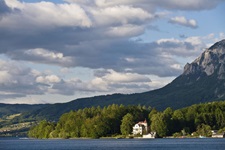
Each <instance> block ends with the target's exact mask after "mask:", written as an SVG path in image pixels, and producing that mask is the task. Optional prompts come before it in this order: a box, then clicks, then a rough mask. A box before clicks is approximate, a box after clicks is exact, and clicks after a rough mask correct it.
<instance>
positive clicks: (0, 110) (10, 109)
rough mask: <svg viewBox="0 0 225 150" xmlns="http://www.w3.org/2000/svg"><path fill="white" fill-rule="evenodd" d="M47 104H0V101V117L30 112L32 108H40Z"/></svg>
mask: <svg viewBox="0 0 225 150" xmlns="http://www.w3.org/2000/svg"><path fill="white" fill-rule="evenodd" d="M48 105H49V104H36V105H28V104H1V103H0V118H1V117H3V116H7V115H12V114H18V113H25V112H32V111H34V110H38V109H42V108H44V107H47V106H48Z"/></svg>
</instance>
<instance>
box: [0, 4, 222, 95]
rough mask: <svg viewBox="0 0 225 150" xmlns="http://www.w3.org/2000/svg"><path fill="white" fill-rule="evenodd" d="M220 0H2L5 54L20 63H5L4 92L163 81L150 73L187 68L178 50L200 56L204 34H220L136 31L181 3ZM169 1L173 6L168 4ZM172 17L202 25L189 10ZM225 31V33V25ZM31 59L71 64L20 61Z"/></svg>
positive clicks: (0, 66)
mask: <svg viewBox="0 0 225 150" xmlns="http://www.w3.org/2000/svg"><path fill="white" fill-rule="evenodd" d="M220 2H222V0H214V1H211V0H190V1H185V2H184V1H179V0H160V1H157V0H85V1H84V0H65V1H64V2H62V3H54V2H46V1H42V2H36V3H32V2H29V3H28V2H22V1H19V0H4V1H0V35H1V36H0V45H1V48H0V54H3V55H4V56H5V57H7V58H8V59H11V60H16V61H17V63H18V64H17V63H16V62H14V61H13V62H10V63H6V62H4V61H2V62H1V63H0V76H1V78H0V85H1V90H0V91H1V92H0V99H3V98H4V97H8V98H9V97H11V98H13V97H25V96H27V95H44V94H62V95H74V94H76V93H79V92H84V93H85V92H87V93H95V92H100V93H104V92H105V93H110V92H112V93H115V92H123V93H132V92H141V91H147V90H150V89H152V88H153V87H154V88H156V87H157V86H162V84H160V83H159V82H156V81H152V82H151V79H150V78H149V77H148V76H149V75H154V76H157V77H174V76H177V75H179V74H180V73H181V72H182V65H181V64H180V63H179V62H178V61H177V60H176V59H175V57H180V58H184V57H196V56H197V55H198V54H200V53H201V50H202V48H206V47H207V45H206V44H205V43H204V42H203V41H212V40H211V39H212V37H209V36H208V37H204V39H203V38H201V37H187V36H184V37H183V38H182V40H180V39H176V38H163V39H159V40H156V41H152V42H146V41H142V40H139V41H138V40H134V39H140V36H141V35H143V34H144V33H145V31H146V30H150V29H151V30H155V31H157V32H161V30H160V29H159V27H158V26H157V25H154V24H152V23H153V22H154V21H155V20H157V19H158V20H160V19H162V20H164V19H167V18H168V15H174V14H173V12H172V11H173V10H187V11H190V10H198V11H201V10H206V9H212V8H214V7H216V6H217V5H218V4H219V3H220ZM164 8H166V9H168V10H169V11H168V10H167V11H165V10H162V9H164ZM170 22H171V23H174V24H179V25H183V26H187V27H190V28H197V21H196V20H193V19H186V18H185V16H182V17H174V18H172V19H171V20H170ZM150 36H152V35H150ZM211 36H212V35H211ZM220 37H224V33H221V34H220ZM213 38H214V39H215V36H213ZM149 39H151V37H150V38H149ZM25 61H27V62H32V63H34V64H48V65H55V66H60V67H63V69H61V70H60V69H59V72H60V71H61V72H60V73H61V75H59V74H55V73H43V72H39V71H37V70H34V69H31V68H29V67H24V66H23V67H20V66H21V65H20V63H22V64H23V63H24V62H25ZM64 67H66V69H65V68H64ZM11 68H14V69H11ZM68 68H87V69H90V70H91V71H93V72H94V75H93V76H92V78H89V79H86V80H84V79H81V78H79V77H73V78H72V77H71V76H72V75H71V74H72V73H71V72H70V73H69V70H68ZM62 72H64V74H65V73H66V74H70V78H65V76H67V75H62ZM63 77H64V78H63ZM67 77H68V76H67ZM163 83H164V82H163ZM165 83H166V82H165Z"/></svg>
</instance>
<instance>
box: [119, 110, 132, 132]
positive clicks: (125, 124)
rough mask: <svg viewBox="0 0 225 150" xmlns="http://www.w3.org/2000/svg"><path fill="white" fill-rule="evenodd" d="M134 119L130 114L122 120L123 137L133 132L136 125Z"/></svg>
mask: <svg viewBox="0 0 225 150" xmlns="http://www.w3.org/2000/svg"><path fill="white" fill-rule="evenodd" d="M134 123H135V122H134V117H133V116H132V115H131V114H130V113H128V114H126V115H125V116H124V117H123V119H122V124H121V126H120V130H121V133H122V134H123V135H129V134H131V132H132V129H133V128H132V127H133V125H134Z"/></svg>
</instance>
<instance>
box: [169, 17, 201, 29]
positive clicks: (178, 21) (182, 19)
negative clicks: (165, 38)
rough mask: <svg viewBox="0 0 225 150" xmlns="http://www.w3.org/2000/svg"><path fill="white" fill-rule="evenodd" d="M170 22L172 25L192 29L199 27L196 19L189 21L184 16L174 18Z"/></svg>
mask: <svg viewBox="0 0 225 150" xmlns="http://www.w3.org/2000/svg"><path fill="white" fill-rule="evenodd" d="M169 22H170V23H172V24H179V25H182V26H186V27H190V28H197V27H198V25H197V22H196V21H195V20H194V19H190V20H188V19H186V18H185V17H184V16H178V17H173V18H171V19H170V20H169Z"/></svg>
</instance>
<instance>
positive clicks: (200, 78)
mask: <svg viewBox="0 0 225 150" xmlns="http://www.w3.org/2000/svg"><path fill="white" fill-rule="evenodd" d="M179 79H182V81H183V83H184V85H191V84H192V85H193V87H199V85H198V84H200V83H201V86H202V88H203V90H202V91H206V92H204V94H205V95H206V96H208V95H207V92H208V94H209V93H211V94H210V96H209V97H210V98H214V99H215V100H216V99H220V98H223V97H225V40H222V41H220V42H217V43H215V44H214V45H213V46H211V47H210V48H208V49H206V50H205V51H204V52H203V53H202V54H201V56H200V57H198V58H197V59H196V60H195V61H193V62H192V63H191V64H189V63H188V64H186V65H185V67H184V72H183V74H182V75H181V77H180V78H179V77H178V80H179ZM199 88H201V87H199ZM212 92H213V93H212Z"/></svg>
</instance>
